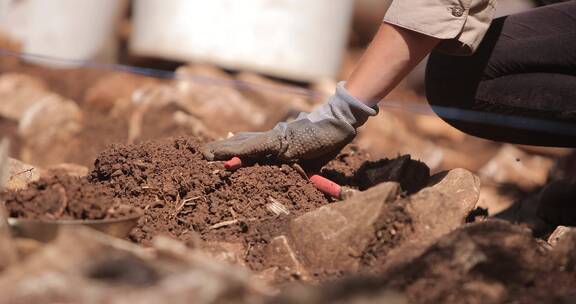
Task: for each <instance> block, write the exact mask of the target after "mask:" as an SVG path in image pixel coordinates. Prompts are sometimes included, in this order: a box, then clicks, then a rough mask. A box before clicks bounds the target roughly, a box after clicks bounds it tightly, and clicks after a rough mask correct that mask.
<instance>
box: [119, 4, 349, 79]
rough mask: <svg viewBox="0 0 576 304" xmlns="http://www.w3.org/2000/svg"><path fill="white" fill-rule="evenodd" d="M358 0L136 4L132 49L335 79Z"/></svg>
mask: <svg viewBox="0 0 576 304" xmlns="http://www.w3.org/2000/svg"><path fill="white" fill-rule="evenodd" d="M352 13H353V0H338V1H334V0H209V1H208V0H170V1H158V0H135V10H134V33H133V35H132V40H131V43H130V44H131V51H132V52H133V53H134V54H137V55H142V56H153V57H160V58H166V59H174V60H183V61H199V62H207V63H212V64H217V65H220V66H223V67H226V68H232V69H242V70H251V71H256V72H262V73H265V74H268V75H273V76H278V77H283V78H288V79H294V80H300V81H308V80H314V79H318V78H325V77H328V78H334V77H335V76H336V75H337V72H338V70H339V66H340V63H341V58H342V54H343V51H344V49H345V46H346V43H347V41H348V32H349V28H350V22H351V17H352Z"/></svg>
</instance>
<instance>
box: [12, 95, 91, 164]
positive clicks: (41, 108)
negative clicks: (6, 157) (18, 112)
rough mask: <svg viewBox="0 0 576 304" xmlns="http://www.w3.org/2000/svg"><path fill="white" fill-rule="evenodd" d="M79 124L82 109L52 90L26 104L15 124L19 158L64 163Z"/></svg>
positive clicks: (78, 129)
mask: <svg viewBox="0 0 576 304" xmlns="http://www.w3.org/2000/svg"><path fill="white" fill-rule="evenodd" d="M81 128H82V112H81V111H80V108H79V107H78V105H77V104H76V103H75V102H73V101H71V100H68V99H64V98H63V97H61V96H59V95H56V94H52V95H50V96H47V97H45V98H43V99H42V100H41V101H40V102H38V103H36V104H34V106H33V107H31V108H29V109H28V110H27V111H26V112H25V113H24V115H23V116H22V119H21V120H20V123H19V126H18V133H19V135H20V136H21V137H22V139H23V147H22V152H21V154H22V156H21V157H22V160H23V161H24V162H28V163H32V164H34V165H40V166H45V165H50V164H54V163H63V162H65V161H66V159H67V156H68V154H69V153H72V152H71V149H72V148H75V147H74V144H75V140H76V138H75V136H76V134H78V132H80V130H81Z"/></svg>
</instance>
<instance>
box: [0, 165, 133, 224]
mask: <svg viewBox="0 0 576 304" xmlns="http://www.w3.org/2000/svg"><path fill="white" fill-rule="evenodd" d="M3 199H4V200H5V201H6V207H7V209H8V210H9V212H10V216H11V217H16V218H27V219H42V220H56V219H58V220H101V219H113V218H122V217H125V216H129V215H133V214H136V212H138V210H137V209H135V208H133V207H132V204H130V202H129V201H127V200H123V199H120V198H117V197H114V195H113V193H112V191H111V190H110V189H109V188H107V187H105V186H104V185H101V184H93V183H90V182H89V181H88V180H86V179H81V178H77V177H72V176H67V175H55V176H50V177H46V178H42V179H41V180H39V181H37V182H34V183H32V184H30V185H29V187H28V188H26V189H24V190H21V191H19V192H8V193H6V194H5V195H4V197H3Z"/></svg>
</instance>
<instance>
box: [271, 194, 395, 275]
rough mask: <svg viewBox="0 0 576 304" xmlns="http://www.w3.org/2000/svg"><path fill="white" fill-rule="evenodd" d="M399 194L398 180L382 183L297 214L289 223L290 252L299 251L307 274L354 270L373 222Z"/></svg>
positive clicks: (367, 243)
mask: <svg viewBox="0 0 576 304" xmlns="http://www.w3.org/2000/svg"><path fill="white" fill-rule="evenodd" d="M399 193H400V187H399V185H398V184H397V183H383V184H380V185H378V186H376V187H374V188H371V189H369V190H367V191H365V192H362V193H359V194H357V195H356V196H353V197H352V198H350V199H348V200H346V201H342V202H337V203H334V204H331V205H328V206H324V207H321V208H319V209H317V210H315V211H312V212H308V213H306V214H304V215H301V216H299V217H298V218H296V219H294V220H293V221H292V223H291V224H290V228H289V236H288V239H289V241H290V243H291V246H293V247H292V248H293V249H292V250H290V252H297V253H298V259H299V260H300V261H299V262H300V263H301V264H302V265H303V266H304V267H305V268H306V269H307V270H308V272H309V273H310V274H314V273H328V274H331V273H342V272H344V273H346V272H355V271H357V270H358V269H359V267H360V263H361V261H360V257H361V256H362V254H363V253H364V251H365V250H366V248H367V247H368V246H369V244H370V242H371V241H372V240H373V239H374V235H375V233H376V227H375V224H376V222H377V221H378V220H379V218H380V217H381V216H385V215H383V214H382V213H383V212H384V211H386V210H387V208H386V206H387V204H389V203H390V202H392V201H394V200H395V199H396V197H397V196H398V194H399ZM279 242H281V240H279V241H277V242H276V243H275V245H278V243H279ZM280 247H281V246H280ZM284 247H286V246H284ZM288 260H289V261H290V259H288ZM296 264H298V263H296ZM302 272H303V271H302Z"/></svg>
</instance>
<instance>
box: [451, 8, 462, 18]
mask: <svg viewBox="0 0 576 304" xmlns="http://www.w3.org/2000/svg"><path fill="white" fill-rule="evenodd" d="M463 15H464V9H463V8H462V7H460V6H455V7H453V8H452V16H454V17H462V16H463Z"/></svg>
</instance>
